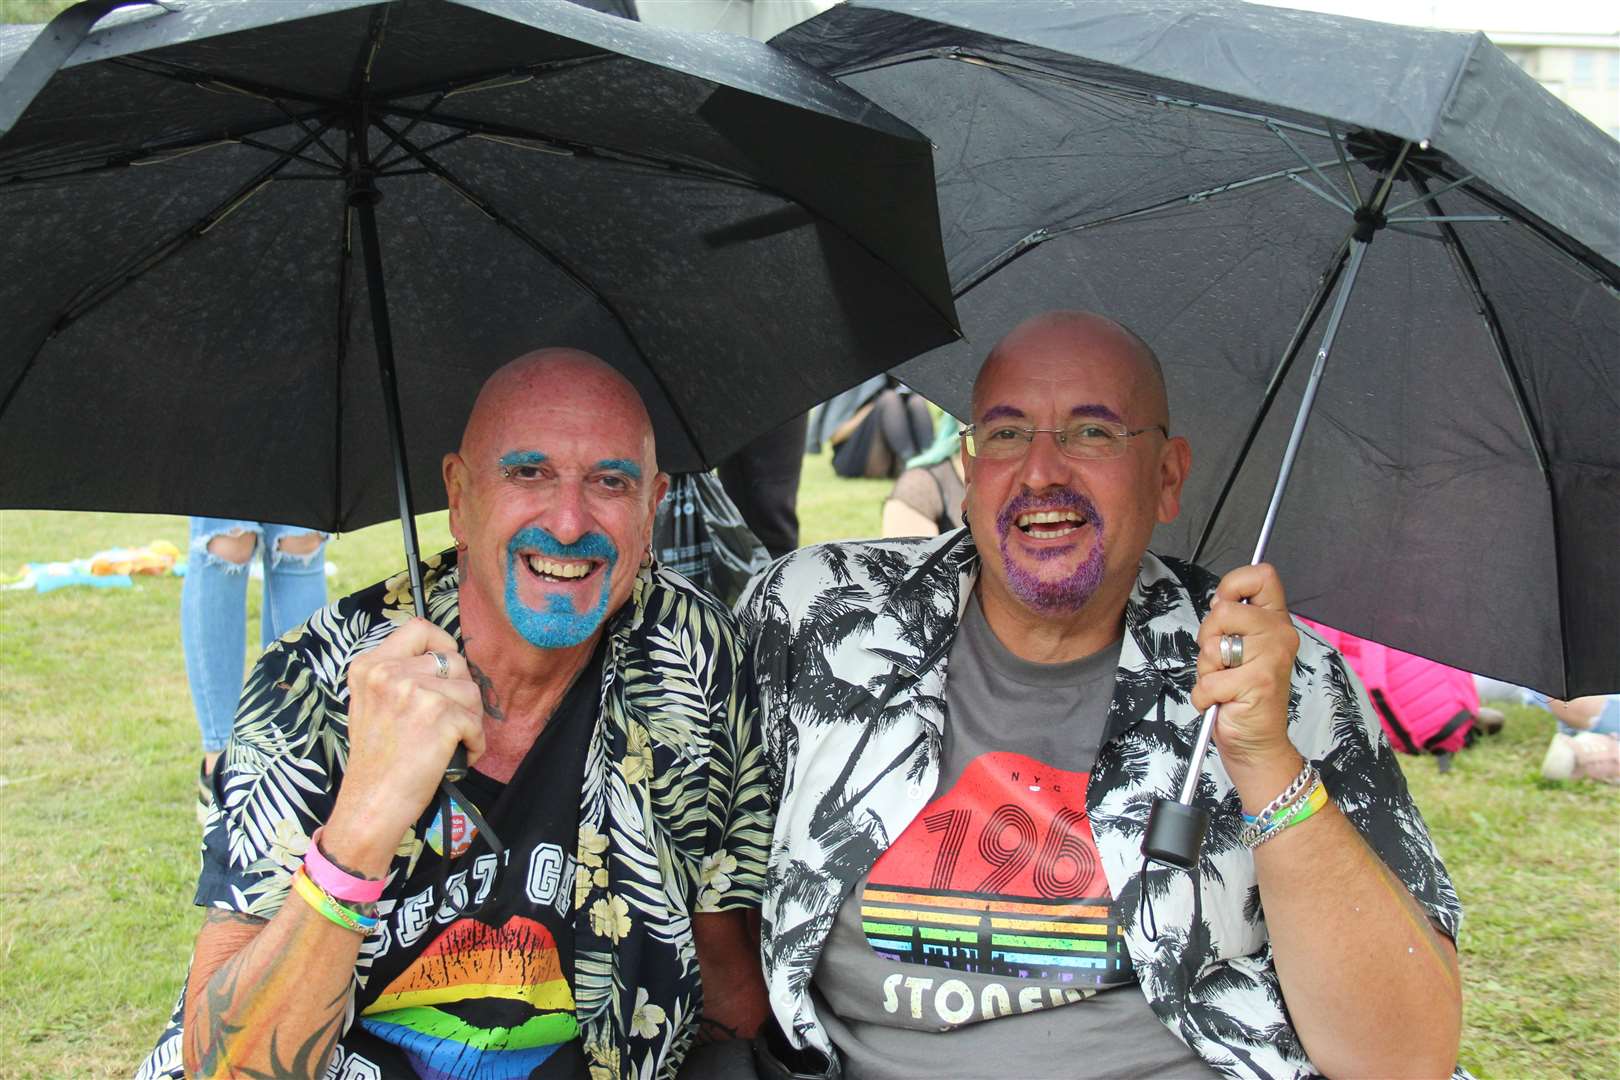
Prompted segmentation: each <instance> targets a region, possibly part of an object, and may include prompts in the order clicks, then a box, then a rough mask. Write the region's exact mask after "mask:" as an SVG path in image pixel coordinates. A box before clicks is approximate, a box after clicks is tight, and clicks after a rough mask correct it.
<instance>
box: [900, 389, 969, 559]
mask: <svg viewBox="0 0 1620 1080" xmlns="http://www.w3.org/2000/svg"><path fill="white" fill-rule="evenodd" d="M961 430H962V425H961V424H959V423H957V422H956V417H954V416H952V415H950V414H949V413H946V414H945V416H944V417H943V418H942V419H941V421H940V423H939V433H938V434H937V435H936V436H935V437H934V445H933V446H930V447H929V448H928V449H927V450H924V451H923V452H922V453H920V454H918V455H917V456H916V457H914V458H912V459H910V460H909V461H907V462H906V470H905V472H903V473H901V474H900V478H899V479H898V480H896V481H895V482H894V490H892V491H890V492H889V497H888V498H887V499H885V500H883V523H882V529H883V535H884V536H938V535H939V534H940V533H942V532H950V531H951V530H952V529H960V528H961V527H962V499H963V496H965V495H966V494H967V488H966V486H965V485H964V483H963V480H962V451H961V440H960V438H959V437H958V434H959V433H960V432H961Z"/></svg>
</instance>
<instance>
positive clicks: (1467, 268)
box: [1408, 169, 1573, 688]
mask: <svg viewBox="0 0 1620 1080" xmlns="http://www.w3.org/2000/svg"><path fill="white" fill-rule="evenodd" d="M1408 175H1409V176H1410V178H1411V181H1412V185H1413V186H1414V187H1416V188H1417V189H1418V190H1419V191H1423V192H1425V193H1427V192H1428V184H1427V182H1426V181H1425V179H1424V178H1423V176H1422V175H1421V174H1420V172H1419V171H1418V170H1416V169H1412V170H1409V172H1408ZM1439 194H1440V192H1438V191H1436V192H1434V193H1432V194H1426V195H1425V198H1426V199H1427V200H1428V201H1429V203H1430V205H1432V206H1433V207H1434V208H1435V209H1436V210H1441V215H1442V217H1443V214H1444V211H1443V210H1442V208H1441V206H1440V202H1439V199H1438V198H1437V197H1436V196H1438V195H1439ZM1436 228H1437V229H1439V230H1440V232H1441V234H1442V235H1443V236H1444V237H1445V239H1446V249H1447V250H1448V251H1449V252H1450V253H1451V257H1452V260H1453V262H1454V263H1455V264H1456V266H1457V271H1458V275H1459V276H1460V277H1461V278H1462V280H1463V282H1464V284H1466V285H1467V286H1468V289H1469V291H1470V292H1472V293H1473V295H1474V303H1475V304H1476V305H1477V306H1478V309H1479V312H1480V314H1481V315H1482V316H1483V317H1484V320H1485V329H1486V330H1487V331H1488V332H1489V333H1490V335H1491V343H1492V344H1493V345H1494V346H1495V347H1496V359H1497V362H1498V363H1499V364H1500V365H1501V368H1502V374H1503V376H1504V377H1505V379H1506V380H1507V384H1508V390H1509V391H1510V392H1511V393H1512V395H1513V405H1514V407H1515V408H1516V409H1518V411H1519V421H1520V422H1521V423H1522V424H1524V431H1525V436H1526V437H1527V438H1528V439H1529V440H1530V449H1531V450H1532V451H1533V452H1534V453H1535V456H1536V466H1537V467H1538V468H1539V469H1540V470H1541V478H1542V482H1543V483H1544V484H1545V485H1546V488H1547V505H1548V510H1549V514H1550V516H1551V519H1552V532H1553V537H1552V539H1553V551H1554V553H1555V554H1556V552H1557V550H1558V548H1559V547H1560V546H1561V541H1562V536H1563V529H1562V522H1561V521H1560V519H1559V513H1558V498H1557V492H1555V491H1554V490H1553V481H1552V470H1551V468H1550V467H1549V466H1548V461H1547V445H1546V439H1545V438H1544V437H1543V435H1542V433H1541V426H1540V425H1539V424H1537V423H1536V418H1535V415H1534V414H1533V413H1532V412H1531V411H1530V402H1529V398H1528V396H1527V395H1526V394H1525V390H1524V376H1523V375H1522V374H1521V373H1520V371H1519V365H1518V363H1517V362H1516V361H1515V360H1514V356H1513V347H1512V346H1511V345H1509V344H1508V340H1507V335H1506V334H1504V333H1503V332H1502V320H1501V318H1500V317H1499V316H1498V315H1497V313H1496V304H1495V303H1494V302H1493V301H1492V300H1491V298H1490V295H1489V294H1488V293H1486V291H1485V283H1484V282H1482V281H1481V280H1480V278H1479V271H1478V270H1477V269H1476V268H1475V266H1474V260H1473V259H1472V258H1470V257H1469V255H1468V249H1467V248H1465V247H1464V246H1463V242H1462V236H1461V235H1460V234H1459V233H1458V232H1457V230H1456V229H1455V228H1453V227H1452V225H1451V224H1450V222H1448V221H1445V220H1441V221H1440V223H1439V224H1438V225H1437V226H1436ZM1553 575H1554V577H1555V580H1556V584H1555V587H1554V588H1555V595H1556V596H1557V597H1558V625H1559V629H1560V631H1561V632H1562V637H1563V640H1564V641H1571V640H1573V634H1572V632H1571V631H1572V628H1571V627H1570V625H1569V605H1568V604H1566V603H1565V602H1564V573H1563V567H1562V565H1561V563H1560V562H1559V560H1558V559H1557V558H1556V557H1555V558H1554V559H1553ZM1559 662H1560V665H1561V667H1562V668H1563V675H1564V687H1565V688H1567V687H1568V686H1569V678H1570V671H1569V650H1568V649H1567V648H1565V649H1560V650H1559Z"/></svg>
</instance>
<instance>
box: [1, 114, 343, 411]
mask: <svg viewBox="0 0 1620 1080" xmlns="http://www.w3.org/2000/svg"><path fill="white" fill-rule="evenodd" d="M322 130H323V131H324V130H325V129H324V128H323V129H322ZM314 137H315V136H314V135H308V136H305V138H304V141H303V142H301V143H299V144H298V145H297V146H295V147H294V148H293V149H294V150H295V151H296V150H302V149H303V148H304V147H305V146H306V145H308V143H309V141H310V140H311V139H313V138H314ZM291 160H292V159H291V158H290V157H282V158H280V159H279V160H276V161H273V162H271V163H270V164H269V165H267V166H265V167H264V168H263V169H261V170H259V171H258V172H257V173H255V174H254V175H253V176H252V177H251V178H250V179H249V180H248V181H247V182H246V183H244V184H242V185H241V186H240V187H238V188H237V189H236V190H234V191H232V192H231V193H230V194H229V195H227V196H226V197H225V198H224V200H222V201H221V202H219V203H218V204H216V205H215V206H214V208H213V209H212V210H210V211H208V212H207V213H206V214H204V215H203V216H202V217H201V218H198V219H197V220H196V221H194V222H192V223H191V224H190V225H188V226H187V227H186V228H185V229H183V230H181V231H180V232H178V233H175V234H173V235H171V236H169V237H167V238H166V239H163V240H160V241H158V242H157V243H156V244H153V245H151V246H150V247H148V248H147V250H146V252H145V253H144V254H141V255H137V256H136V257H135V258H133V259H130V260H128V261H127V262H126V263H125V264H124V267H123V268H122V269H118V270H114V271H113V272H112V273H110V274H108V275H107V276H106V277H104V278H102V279H101V281H99V282H95V283H93V284H90V285H86V286H85V287H84V288H82V289H80V290H79V292H78V294H77V295H76V296H75V297H74V299H73V300H71V301H69V303H68V305H67V307H66V308H64V309H63V310H62V312H61V314H59V315H58V316H57V317H56V321H55V322H53V323H52V324H51V326H50V329H48V330H46V331H45V335H44V336H43V337H42V338H41V339H40V340H39V342H38V344H36V345H35V346H34V348H33V349H32V350H31V351H30V353H29V356H28V360H27V362H26V363H24V364H23V366H22V369H21V370H20V371H19V372H18V373H17V377H16V378H15V379H13V380H12V382H11V386H10V387H8V388H7V390H6V396H5V398H4V400H0V417H4V416H5V414H6V411H7V410H8V409H9V408H10V407H11V403H12V401H14V400H15V399H16V397H17V391H18V390H19V389H20V388H21V387H22V384H23V383H24V381H26V380H27V378H28V376H29V373H31V372H32V371H33V369H34V365H35V364H36V363H38V362H39V355H40V353H41V351H43V350H44V348H45V345H46V343H47V342H49V341H50V340H51V339H52V338H53V337H55V336H56V335H57V334H59V333H61V332H62V331H63V330H65V329H67V327H69V326H71V325H72V324H73V323H75V322H77V321H78V320H79V319H82V318H83V317H84V316H85V315H88V314H89V313H90V312H92V311H94V310H95V309H96V308H98V307H100V306H101V305H102V304H104V303H106V302H107V301H108V300H110V299H112V298H113V297H114V296H116V295H117V294H118V293H120V292H122V291H123V290H124V289H125V288H126V287H127V286H129V285H132V284H134V283H135V281H136V280H137V279H139V278H140V277H142V276H143V275H145V274H146V273H147V272H148V271H150V270H153V269H155V268H156V267H158V266H160V265H162V264H163V263H164V262H167V261H168V260H169V259H170V258H171V257H172V256H174V255H175V254H177V253H179V252H180V251H181V250H182V249H184V248H185V247H187V246H188V245H189V244H190V243H191V242H192V241H194V240H196V239H197V238H199V237H201V236H203V235H205V234H206V233H207V232H208V231H209V230H210V229H212V228H214V226H216V225H218V224H219V223H220V222H221V221H224V220H225V218H226V217H228V216H230V214H231V213H233V212H234V211H236V210H237V209H238V208H240V207H241V206H242V204H243V203H245V202H247V201H248V199H250V198H252V197H253V196H254V195H255V194H257V193H258V192H259V191H260V190H261V189H263V188H264V187H265V185H267V184H269V183H270V182H271V181H273V180H274V179H275V174H276V173H277V171H279V170H281V169H283V168H285V167H286V166H287V163H288V162H289V161H291Z"/></svg>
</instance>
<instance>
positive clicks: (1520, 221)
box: [1408, 161, 1620, 298]
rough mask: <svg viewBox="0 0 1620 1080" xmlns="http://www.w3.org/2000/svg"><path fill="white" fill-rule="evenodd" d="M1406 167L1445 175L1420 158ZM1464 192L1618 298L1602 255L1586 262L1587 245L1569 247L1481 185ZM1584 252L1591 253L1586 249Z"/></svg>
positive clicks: (1618, 286)
mask: <svg viewBox="0 0 1620 1080" xmlns="http://www.w3.org/2000/svg"><path fill="white" fill-rule="evenodd" d="M1408 168H1409V169H1410V170H1411V172H1412V175H1413V176H1414V177H1417V176H1420V175H1425V174H1426V175H1429V176H1432V177H1435V178H1436V179H1440V180H1444V179H1447V177H1446V176H1445V174H1444V173H1442V172H1441V171H1439V170H1438V169H1437V168H1435V167H1433V166H1432V165H1428V164H1425V163H1423V162H1418V161H1414V162H1411V163H1409V165H1408ZM1436 194H1438V192H1436ZM1468 196H1469V198H1472V199H1475V200H1477V201H1479V202H1482V203H1484V204H1485V205H1486V206H1488V207H1490V208H1491V209H1492V210H1495V211H1497V212H1498V213H1501V214H1504V215H1506V216H1507V217H1508V219H1509V220H1511V221H1513V222H1514V223H1515V224H1517V225H1519V226H1520V227H1522V228H1525V229H1528V230H1529V231H1530V232H1531V233H1532V234H1534V235H1535V236H1537V237H1539V238H1540V239H1541V241H1542V243H1544V244H1545V245H1546V246H1547V247H1549V248H1551V249H1552V250H1553V251H1554V252H1556V253H1557V254H1558V255H1559V256H1560V257H1561V258H1563V259H1564V261H1565V262H1567V263H1568V264H1569V265H1570V266H1571V267H1572V268H1574V269H1575V270H1576V272H1577V273H1579V274H1580V275H1581V276H1582V277H1584V278H1586V279H1587V280H1588V281H1591V282H1592V283H1593V284H1595V285H1601V286H1603V287H1604V288H1606V289H1608V290H1609V291H1610V292H1611V293H1615V294H1616V296H1617V298H1620V276H1611V275H1610V273H1609V272H1608V270H1607V266H1608V263H1607V260H1604V259H1603V258H1602V256H1600V255H1593V256H1592V257H1593V258H1595V259H1597V260H1598V261H1599V262H1601V263H1602V265H1596V264H1594V263H1593V262H1589V261H1588V260H1587V257H1586V256H1585V255H1583V254H1582V253H1581V252H1588V249H1586V248H1585V247H1584V246H1582V247H1581V252H1576V251H1571V250H1570V249H1569V248H1568V247H1567V246H1566V245H1565V244H1564V243H1563V242H1562V240H1561V239H1560V237H1559V236H1558V235H1557V234H1555V233H1553V232H1552V231H1549V229H1548V228H1547V226H1545V225H1543V224H1542V223H1541V222H1540V221H1539V220H1537V219H1536V218H1533V217H1530V216H1528V215H1525V214H1523V213H1522V212H1515V210H1514V208H1513V207H1511V206H1507V205H1504V203H1503V201H1502V200H1501V199H1500V198H1498V197H1497V196H1496V195H1494V194H1493V193H1491V192H1490V191H1489V190H1487V189H1485V188H1471V189H1469V191H1468ZM1588 254H1591V253H1590V252H1588Z"/></svg>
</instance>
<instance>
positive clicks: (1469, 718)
mask: <svg viewBox="0 0 1620 1080" xmlns="http://www.w3.org/2000/svg"><path fill="white" fill-rule="evenodd" d="M1473 719H1474V714H1473V713H1471V712H1469V711H1468V710H1467V709H1458V710H1457V712H1456V714H1455V715H1453V716H1452V718H1451V719H1450V720H1447V721H1446V723H1445V726H1444V727H1442V728H1441V729H1440V730H1439V731H1437V732H1435V733H1434V734H1433V735H1430V736H1429V737H1428V738H1427V739H1424V740H1423V749H1425V750H1433V751H1434V752H1435V753H1440V752H1441V751H1440V744H1441V743H1443V742H1445V741H1446V740H1447V739H1449V738H1451V737H1452V736H1453V735H1455V734H1456V733H1457V729H1458V728H1460V727H1462V726H1463V725H1464V724H1468V723H1472V722H1473Z"/></svg>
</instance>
